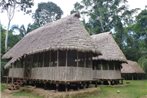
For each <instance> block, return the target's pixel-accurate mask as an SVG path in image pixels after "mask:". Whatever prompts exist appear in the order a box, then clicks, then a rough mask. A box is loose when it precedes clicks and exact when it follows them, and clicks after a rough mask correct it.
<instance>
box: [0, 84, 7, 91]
mask: <svg viewBox="0 0 147 98" xmlns="http://www.w3.org/2000/svg"><path fill="white" fill-rule="evenodd" d="M6 88H7V86H6V84H3V83H0V91H1V92H3V91H4V90H5V89H6Z"/></svg>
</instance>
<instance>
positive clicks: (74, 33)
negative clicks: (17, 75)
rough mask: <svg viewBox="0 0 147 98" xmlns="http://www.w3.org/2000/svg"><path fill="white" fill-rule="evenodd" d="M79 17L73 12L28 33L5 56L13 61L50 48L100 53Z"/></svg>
mask: <svg viewBox="0 0 147 98" xmlns="http://www.w3.org/2000/svg"><path fill="white" fill-rule="evenodd" d="M78 17H79V15H77V14H72V15H70V16H67V17H65V18H62V19H60V20H57V21H55V22H52V23H48V24H46V25H44V26H42V27H40V28H38V29H36V30H34V31H32V32H30V33H28V34H27V35H26V36H25V37H24V38H22V39H21V40H20V41H19V42H18V43H17V44H16V45H15V46H14V47H13V48H11V49H10V50H9V51H8V52H7V53H6V54H5V55H4V56H3V58H5V59H8V58H12V60H11V62H10V63H12V61H13V62H14V61H15V60H16V59H18V58H20V57H22V56H24V55H29V54H34V53H37V52H42V51H48V50H77V51H81V52H92V53H95V54H99V53H100V52H99V51H98V50H96V49H95V47H94V45H93V43H92V40H91V38H90V35H89V33H88V32H87V31H86V29H85V28H84V26H83V25H82V23H81V22H80V20H79V19H78ZM8 64H9V63H8Z"/></svg>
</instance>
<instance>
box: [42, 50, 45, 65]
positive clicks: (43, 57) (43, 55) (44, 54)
mask: <svg viewBox="0 0 147 98" xmlns="http://www.w3.org/2000/svg"><path fill="white" fill-rule="evenodd" d="M44 55H45V53H44V52H42V59H43V60H42V67H44Z"/></svg>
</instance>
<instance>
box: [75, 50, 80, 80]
mask: <svg viewBox="0 0 147 98" xmlns="http://www.w3.org/2000/svg"><path fill="white" fill-rule="evenodd" d="M78 67H79V53H78V51H77V66H76V76H75V78H76V80H77V77H78Z"/></svg>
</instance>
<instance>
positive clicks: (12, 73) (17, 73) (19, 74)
mask: <svg viewBox="0 0 147 98" xmlns="http://www.w3.org/2000/svg"><path fill="white" fill-rule="evenodd" d="M8 76H9V77H15V78H23V77H24V68H10V69H9V75H8Z"/></svg>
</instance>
